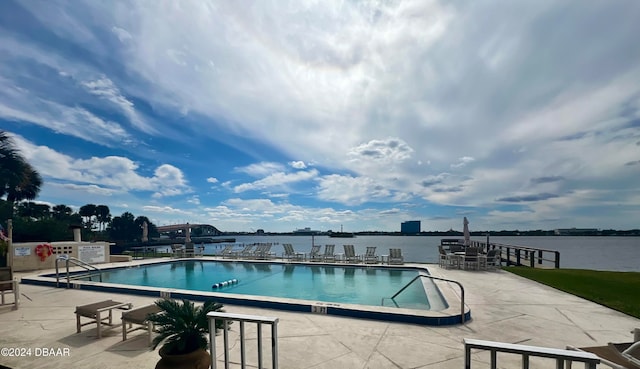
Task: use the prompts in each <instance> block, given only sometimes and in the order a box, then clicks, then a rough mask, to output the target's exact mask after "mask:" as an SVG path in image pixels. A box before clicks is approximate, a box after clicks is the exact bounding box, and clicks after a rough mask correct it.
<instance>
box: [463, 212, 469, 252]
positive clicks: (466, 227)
mask: <svg viewBox="0 0 640 369" xmlns="http://www.w3.org/2000/svg"><path fill="white" fill-rule="evenodd" d="M463 222H464V230H463V231H462V233H463V234H464V247H468V246H469V245H471V233H469V221H468V220H467V217H464V221H463Z"/></svg>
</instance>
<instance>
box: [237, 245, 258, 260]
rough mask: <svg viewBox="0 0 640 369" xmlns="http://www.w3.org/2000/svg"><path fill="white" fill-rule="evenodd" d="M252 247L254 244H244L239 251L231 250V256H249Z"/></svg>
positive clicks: (251, 252)
mask: <svg viewBox="0 0 640 369" xmlns="http://www.w3.org/2000/svg"><path fill="white" fill-rule="evenodd" d="M253 247H254V245H253V244H251V245H244V248H243V249H242V250H241V251H235V252H233V257H234V258H240V257H242V258H247V259H248V258H250V257H251V255H252V254H253Z"/></svg>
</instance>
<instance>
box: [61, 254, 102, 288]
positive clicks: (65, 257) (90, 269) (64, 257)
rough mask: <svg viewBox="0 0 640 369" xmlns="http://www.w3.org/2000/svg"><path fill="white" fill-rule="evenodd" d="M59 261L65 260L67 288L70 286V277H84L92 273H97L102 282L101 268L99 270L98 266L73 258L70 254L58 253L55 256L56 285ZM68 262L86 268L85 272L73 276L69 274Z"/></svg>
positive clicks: (91, 275)
mask: <svg viewBox="0 0 640 369" xmlns="http://www.w3.org/2000/svg"><path fill="white" fill-rule="evenodd" d="M60 261H64V262H65V267H66V279H67V288H70V287H71V279H78V278H85V277H89V278H91V277H93V276H94V275H96V274H97V275H98V276H99V277H100V282H102V270H100V269H99V268H97V267H95V266H93V265H91V264H89V263H85V262H84V261H82V260H80V259H77V258H74V257H72V256H69V255H58V256H57V257H56V287H60V269H59V267H58V263H59V262H60ZM69 264H73V265H75V266H79V267H81V268H83V269H84V270H86V271H87V272H86V273H80V274H75V275H73V276H71V273H69Z"/></svg>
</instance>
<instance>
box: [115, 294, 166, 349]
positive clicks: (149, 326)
mask: <svg viewBox="0 0 640 369" xmlns="http://www.w3.org/2000/svg"><path fill="white" fill-rule="evenodd" d="M160 311H161V309H160V308H159V307H158V306H157V305H156V304H153V305H147V306H143V307H139V308H137V309H133V310H129V311H127V312H124V313H122V340H123V341H126V340H127V333H131V332H133V331H136V330H139V329H146V330H147V331H148V333H149V346H151V332H153V328H154V327H153V323H152V322H150V321H149V315H151V314H155V313H159V312H160ZM127 324H128V325H129V329H127ZM133 324H136V325H138V327H135V328H132V325H133Z"/></svg>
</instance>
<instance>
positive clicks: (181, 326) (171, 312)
mask: <svg viewBox="0 0 640 369" xmlns="http://www.w3.org/2000/svg"><path fill="white" fill-rule="evenodd" d="M156 305H157V306H158V307H159V308H160V309H161V312H160V313H157V314H154V315H151V316H150V317H149V321H151V322H153V323H154V325H155V327H156V328H157V330H158V335H157V336H156V337H155V338H154V339H153V342H152V346H153V348H154V349H155V348H156V347H158V345H159V344H160V343H162V342H164V341H166V342H165V343H164V345H163V346H162V351H163V352H164V353H166V354H169V355H181V354H188V353H191V352H193V351H196V350H198V349H205V350H206V348H207V343H208V341H207V337H208V333H209V319H208V318H207V313H208V312H210V311H224V310H222V304H220V303H217V302H214V301H207V302H205V303H204V305H202V306H198V307H196V306H195V305H194V304H193V302H191V301H188V300H182V303H180V302H179V301H176V300H158V301H156ZM222 328H223V322H222V321H221V320H216V330H218V329H222Z"/></svg>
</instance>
